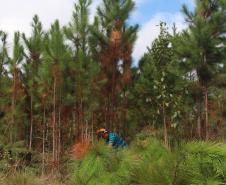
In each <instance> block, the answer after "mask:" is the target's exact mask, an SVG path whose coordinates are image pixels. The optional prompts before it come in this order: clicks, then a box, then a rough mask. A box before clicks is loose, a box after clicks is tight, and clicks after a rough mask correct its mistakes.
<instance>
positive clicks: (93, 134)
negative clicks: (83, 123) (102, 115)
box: [92, 112, 94, 144]
mask: <svg viewBox="0 0 226 185" xmlns="http://www.w3.org/2000/svg"><path fill="white" fill-rule="evenodd" d="M93 117H94V113H93V112H92V144H93V140H94V133H93V127H94V126H93V125H94V124H93V121H94V119H93Z"/></svg>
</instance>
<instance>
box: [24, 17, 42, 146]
mask: <svg viewBox="0 0 226 185" xmlns="http://www.w3.org/2000/svg"><path fill="white" fill-rule="evenodd" d="M22 37H23V41H24V43H25V46H26V48H25V49H26V53H25V56H26V63H25V64H24V65H23V67H24V70H25V75H24V78H25V81H26V83H25V84H26V90H27V96H28V97H27V98H28V104H29V107H30V108H29V120H30V124H29V125H30V133H29V135H30V136H29V149H31V148H32V140H33V133H34V122H38V120H35V118H34V117H35V115H34V113H35V109H34V107H35V104H37V99H38V98H37V97H38V96H37V93H36V92H37V91H36V89H37V88H38V86H37V80H36V79H37V75H38V70H39V66H40V63H41V57H42V56H41V55H42V52H43V47H42V46H43V38H44V33H43V31H42V24H41V22H40V21H39V18H38V16H37V15H35V16H34V17H33V23H32V36H31V37H30V38H27V37H26V36H25V34H23V35H22ZM36 107H37V106H36ZM36 112H37V110H36ZM36 117H37V116H36Z"/></svg>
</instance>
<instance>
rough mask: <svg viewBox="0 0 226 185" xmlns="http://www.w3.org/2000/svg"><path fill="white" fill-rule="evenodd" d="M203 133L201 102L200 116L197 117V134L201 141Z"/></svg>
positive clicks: (199, 106) (199, 105)
mask: <svg viewBox="0 0 226 185" xmlns="http://www.w3.org/2000/svg"><path fill="white" fill-rule="evenodd" d="M201 131H202V127H201V102H199V104H198V116H197V133H198V137H199V139H201Z"/></svg>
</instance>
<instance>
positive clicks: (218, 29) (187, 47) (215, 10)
mask: <svg viewBox="0 0 226 185" xmlns="http://www.w3.org/2000/svg"><path fill="white" fill-rule="evenodd" d="M225 9H226V4H225V2H224V1H221V0H220V1H215V0H202V1H201V0H196V8H195V10H194V12H190V11H189V10H188V8H187V7H186V6H183V12H184V14H185V16H186V21H187V22H188V24H189V28H188V30H187V31H185V32H184V33H183V36H182V39H181V40H180V43H178V45H179V46H181V47H179V49H178V51H179V53H180V54H181V56H182V57H183V60H185V61H186V62H185V63H186V67H187V72H192V71H195V72H196V74H197V78H198V82H199V84H200V86H201V87H202V90H203V99H202V102H204V113H205V119H204V120H205V138H206V139H208V138H209V121H208V120H209V112H208V104H209V103H208V102H209V97H208V89H209V86H210V82H211V81H212V79H213V78H214V77H215V76H216V74H217V66H218V65H219V64H220V63H222V60H223V51H224V49H222V48H221V47H218V46H219V45H220V44H222V42H223V40H224V33H225V31H226V27H225V18H226V17H225V13H224V12H225Z"/></svg>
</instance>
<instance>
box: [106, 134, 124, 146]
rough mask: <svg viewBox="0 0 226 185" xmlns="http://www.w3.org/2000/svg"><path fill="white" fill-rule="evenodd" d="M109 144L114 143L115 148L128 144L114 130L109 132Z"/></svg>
mask: <svg viewBox="0 0 226 185" xmlns="http://www.w3.org/2000/svg"><path fill="white" fill-rule="evenodd" d="M107 144H109V145H112V146H113V147H114V148H118V147H125V146H127V144H126V142H125V141H124V140H123V139H122V138H121V137H119V136H118V135H117V134H115V133H113V132H110V133H109V135H108V139H107Z"/></svg>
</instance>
